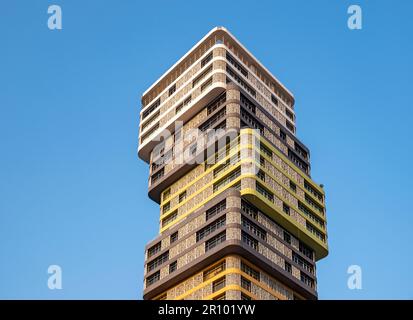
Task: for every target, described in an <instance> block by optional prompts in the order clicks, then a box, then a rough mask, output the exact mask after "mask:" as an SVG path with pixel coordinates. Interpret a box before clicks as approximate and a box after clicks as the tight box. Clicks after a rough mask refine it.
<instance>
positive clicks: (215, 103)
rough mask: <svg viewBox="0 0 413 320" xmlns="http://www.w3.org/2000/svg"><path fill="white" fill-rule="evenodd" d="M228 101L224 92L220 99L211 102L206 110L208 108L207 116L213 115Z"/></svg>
mask: <svg viewBox="0 0 413 320" xmlns="http://www.w3.org/2000/svg"><path fill="white" fill-rule="evenodd" d="M225 101H226V93H225V92H224V93H223V94H221V95H220V96H218V98H216V99H214V100H213V101H212V102H210V103H209V104H208V105H207V106H206V108H207V115H210V114H211V113H213V112H214V111H215V110H217V109H218V108H219V107H220V106H222V105H223V104H224V103H225Z"/></svg>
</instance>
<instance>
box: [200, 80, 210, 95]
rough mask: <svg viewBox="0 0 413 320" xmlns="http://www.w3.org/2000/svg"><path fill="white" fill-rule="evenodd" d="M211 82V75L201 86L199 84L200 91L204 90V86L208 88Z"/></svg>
mask: <svg viewBox="0 0 413 320" xmlns="http://www.w3.org/2000/svg"><path fill="white" fill-rule="evenodd" d="M211 84H212V77H211V78H209V79H208V80H207V81H205V82H204V83H203V84H202V86H201V92H202V91H204V90H205V89H206V88H208V87H209V86H210V85H211Z"/></svg>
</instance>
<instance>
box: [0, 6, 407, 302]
mask: <svg viewBox="0 0 413 320" xmlns="http://www.w3.org/2000/svg"><path fill="white" fill-rule="evenodd" d="M353 3H356V4H360V5H361V6H362V9H363V29H362V30H360V31H350V30H349V29H348V28H347V17H348V15H347V7H348V6H349V5H350V4H353ZM51 4H59V5H61V6H62V10H63V30H61V31H50V30H49V29H48V28H47V19H48V14H47V7H48V6H49V5H51ZM412 14H413V4H412V2H409V1H401V0H399V1H391V2H389V1H357V2H352V1H327V0H325V1H311V3H310V1H298V0H297V1H267V2H265V1H262V2H261V1H259V2H258V3H256V2H255V1H225V2H223V1H202V2H201V1H200V2H199V4H198V5H195V4H192V1H191V2H190V1H114V0H112V1H73V0H71V1H57V0H56V1H43V0H38V1H11V0H9V1H2V4H1V9H0V41H1V42H0V108H1V115H0V143H1V144H0V145H1V153H0V154H1V156H0V258H1V260H0V261H1V262H0V298H36V299H38V298H50V299H61V298H64V299H67V298H79V299H84V298H110V299H112V298H114V299H121V298H122V299H135V298H140V297H141V290H142V283H143V257H144V252H143V251H144V245H145V243H146V242H147V241H148V240H151V239H152V238H154V237H155V236H156V234H157V232H158V217H159V212H158V208H157V206H156V205H155V203H153V202H152V201H151V200H150V199H149V198H147V176H148V167H147V165H146V164H145V163H144V162H142V161H140V160H138V158H137V155H136V148H137V135H138V113H139V109H140V95H141V93H142V92H143V91H144V90H145V89H146V88H147V87H148V86H149V85H151V83H152V82H153V81H155V80H156V79H157V78H158V77H159V76H160V75H161V74H162V73H163V72H164V71H165V70H167V69H168V68H169V67H170V66H171V65H172V64H173V63H174V62H175V61H176V60H177V59H179V58H180V57H181V56H182V55H183V54H184V53H185V52H186V51H187V50H188V49H189V48H191V47H192V46H193V45H194V44H195V43H196V42H197V41H198V40H200V39H201V38H202V37H203V36H204V35H205V34H206V33H207V32H208V31H209V30H210V29H211V28H213V27H214V26H220V25H222V26H225V27H227V28H228V29H229V30H230V31H231V32H232V33H233V34H234V35H235V36H236V37H237V38H238V39H239V40H240V41H241V42H242V43H243V44H244V45H245V46H246V47H247V48H249V50H250V51H251V52H253V53H254V54H255V56H256V57H257V58H258V59H260V61H261V62H262V63H263V64H264V65H266V66H267V67H268V69H270V70H271V71H272V72H273V73H274V74H275V75H276V76H277V77H278V78H279V79H280V80H281V81H282V82H283V83H284V84H285V85H286V86H287V87H288V88H289V89H290V90H291V91H292V92H293V93H294V94H295V97H296V114H297V128H298V137H299V138H300V139H301V140H302V141H303V142H304V143H305V144H306V145H307V146H308V147H309V148H310V150H311V152H312V153H311V155H312V163H313V166H312V175H313V178H314V179H315V180H316V181H317V182H319V183H323V184H324V185H325V189H326V192H327V206H328V208H327V209H328V211H327V215H328V216H327V217H328V231H329V246H330V255H329V256H328V257H327V258H326V259H325V260H323V261H321V262H320V263H319V264H318V270H317V271H318V286H319V296H320V298H321V299H337V298H345V299H353V298H354V299H360V298H369V299H370V298H402V299H405V298H413V273H412V271H411V270H412V263H413V257H412V251H413V250H412V238H411V237H412V227H413V212H412V204H411V202H410V201H411V200H412V198H413V194H412V190H413V188H412V182H411V180H412V178H413V170H412V165H411V163H412V156H413V154H412V147H413V146H412V133H411V128H412V120H413V119H412V118H413V111H412V100H413V93H412V91H413V90H412V89H413V88H412V83H413V81H412V74H413V62H412V56H413V55H412V53H413V50H412V49H413V48H412V43H413V41H412V39H413V19H412ZM51 264H58V265H60V266H61V267H62V269H63V289H62V290H60V291H59V290H54V291H51V290H49V289H48V287H47V285H46V284H47V278H48V274H47V268H48V266H49V265H51ZM352 264H357V265H360V266H361V267H362V270H363V278H362V279H363V289H362V290H358V291H352V290H349V289H348V288H347V278H348V275H347V273H346V271H347V267H348V266H349V265H352Z"/></svg>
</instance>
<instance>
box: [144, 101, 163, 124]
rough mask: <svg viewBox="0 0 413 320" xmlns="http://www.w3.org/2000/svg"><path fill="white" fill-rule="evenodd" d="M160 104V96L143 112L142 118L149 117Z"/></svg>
mask: <svg viewBox="0 0 413 320" xmlns="http://www.w3.org/2000/svg"><path fill="white" fill-rule="evenodd" d="M160 104H161V99H160V98H159V99H158V100H156V101H155V102H154V103H153V104H152V105H151V106H150V107H148V108H147V109H146V110H145V111H144V112H143V113H142V120H143V119H145V118H146V117H148V116H149V115H150V114H151V113H152V112H153V111H154V110H155V109H156V108H157V107H158V106H159V105H160Z"/></svg>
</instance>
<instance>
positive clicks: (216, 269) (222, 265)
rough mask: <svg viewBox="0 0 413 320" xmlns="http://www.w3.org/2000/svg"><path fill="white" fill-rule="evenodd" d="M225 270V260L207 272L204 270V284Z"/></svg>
mask: <svg viewBox="0 0 413 320" xmlns="http://www.w3.org/2000/svg"><path fill="white" fill-rule="evenodd" d="M225 268H226V264H225V260H224V261H222V262H220V263H219V264H217V265H215V266H213V267H211V268H209V269H208V270H205V271H204V273H203V279H204V282H205V281H207V280H208V279H211V278H213V277H215V276H216V275H217V274H219V273H221V272H222V271H224V270H225Z"/></svg>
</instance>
